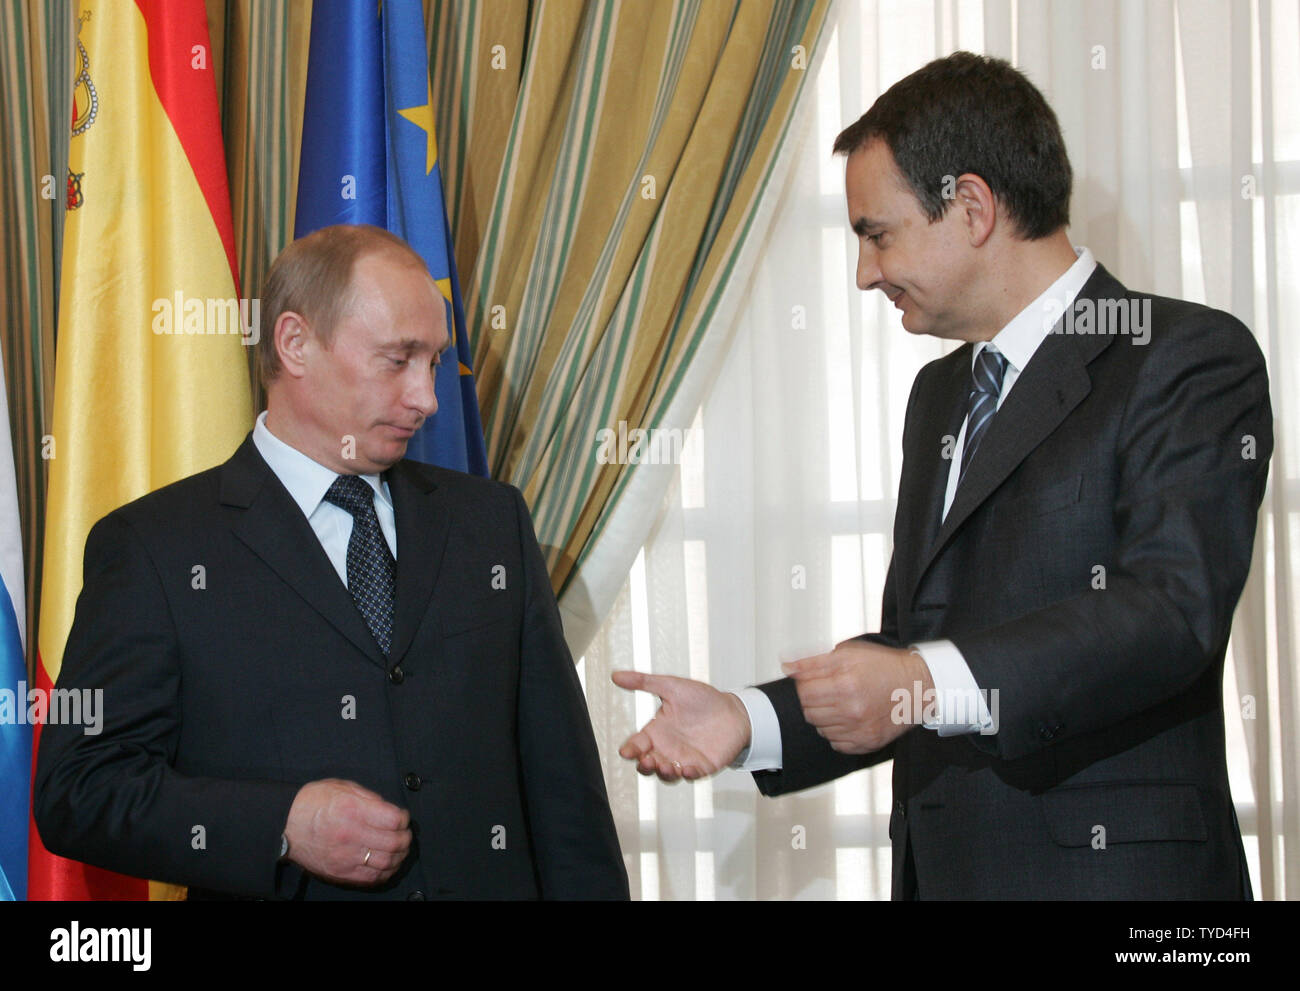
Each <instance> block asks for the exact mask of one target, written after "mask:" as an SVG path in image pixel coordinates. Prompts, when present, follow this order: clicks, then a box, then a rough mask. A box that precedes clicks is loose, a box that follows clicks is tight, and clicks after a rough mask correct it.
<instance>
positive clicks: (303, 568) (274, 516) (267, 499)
mask: <svg viewBox="0 0 1300 991" xmlns="http://www.w3.org/2000/svg"><path fill="white" fill-rule="evenodd" d="M220 499H221V503H222V504H223V505H226V506H232V507H235V508H238V509H242V510H244V513H243V515H242V516H241V517H240V519H239V521H238V522H237V523H236V524H235V526H234V533H235V536H236V537H238V538H239V539H240V540H241V541H243V543H244V544H245V545H246V546H247V547H248V548H249V550H251V551H252V552H253V553H254V554H256V555H257V556H258V557H259V558H261V560H262V561H263V562H264V563H265V564H266V566H267V567H269V568H270V569H271V570H272V571H274V572H275V573H276V574H277V575H278V576H279V577H280V578H281V580H283V581H284V583H285V584H287V585H288V586H289V587H290V588H292V589H293V590H294V591H295V592H296V593H298V595H300V596H301V597H302V598H303V599H304V600H305V601H306V602H307V603H308V604H309V605H310V606H311V607H312V608H313V609H315V610H316V611H317V612H318V613H320V614H321V617H322V618H323V619H324V620H325V621H326V622H328V623H329V624H330V625H331V626H333V627H334V628H335V629H336V630H338V632H339V633H341V634H342V635H343V636H345V637H347V638H348V639H349V640H350V641H352V643H353V644H355V645H356V646H357V647H358V648H359V649H360V650H361V651H362V652H363V653H364V654H365V655H366V656H367V657H369V658H370V659H371V660H372V661H374V662H375V663H376V664H379V665H381V666H383V665H384V663H385V662H384V655H383V654H382V653H381V652H380V650H379V645H378V644H377V643H375V638H374V636H373V635H372V634H371V632H370V628H369V627H368V626H366V621H365V620H364V619H363V618H362V616H361V613H360V611H358V609H357V607H356V603H354V602H353V601H352V596H351V595H349V594H348V590H347V588H346V586H344V584H343V583H342V582H341V581H339V576H338V572H336V571H335V570H334V565H332V564H331V563H330V560H329V557H328V556H326V554H325V549H324V548H323V547H321V544H320V539H319V538H318V537H317V536H316V531H314V530H313V529H312V528H311V524H310V523H308V522H307V518H306V517H305V516H303V514H302V510H301V509H300V508H299V507H298V504H297V503H296V502H294V501H293V497H292V496H290V495H289V493H288V491H287V490H286V489H285V487H284V486H283V485H282V484H281V482H280V480H279V479H278V478H276V476H275V472H273V471H271V469H270V467H268V465H267V464H266V462H265V461H263V460H262V456H261V455H260V454H259V453H258V452H257V447H256V446H255V445H254V444H253V437H252V434H249V436H248V437H247V438H246V439H245V440H244V443H243V444H242V445H240V448H239V450H237V451H236V452H235V454H234V456H233V457H231V459H230V460H229V461H227V462H226V463H225V465H224V466H223V467H222V471H221V493H220Z"/></svg>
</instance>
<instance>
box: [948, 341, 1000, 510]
mask: <svg viewBox="0 0 1300 991" xmlns="http://www.w3.org/2000/svg"><path fill="white" fill-rule="evenodd" d="M1006 371H1007V359H1006V358H1004V357H1003V356H1002V355H1001V354H999V353H998V352H997V351H995V350H994V349H993V345H991V344H990V345H989V346H988V347H986V348H985V349H984V350H983V351H981V352H980V353H979V357H977V358H976V359H975V367H974V368H973V369H971V374H972V375H973V376H974V379H975V384H974V385H973V386H972V387H971V390H970V399H969V400H967V405H966V409H967V413H966V443H965V446H964V447H963V448H962V452H961V471H960V472H959V473H958V475H957V484H958V485H961V480H962V479H963V478H965V477H966V466H967V465H969V464H970V459H971V457H972V456H973V455H974V454H975V448H977V447H979V443H980V440H982V439H983V437H984V434H985V433H986V432H987V431H988V429H989V424H990V423H991V422H993V414H994V413H996V412H997V411H998V394H999V393H1001V391H1002V377H1003V376H1004V375H1005V374H1006Z"/></svg>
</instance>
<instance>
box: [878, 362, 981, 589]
mask: <svg viewBox="0 0 1300 991" xmlns="http://www.w3.org/2000/svg"><path fill="white" fill-rule="evenodd" d="M970 353H971V347H970V345H966V346H965V347H962V348H959V349H958V350H957V351H955V352H953V353H952V354H951V355H949V356H948V358H947V359H946V360H945V362H944V363H943V364H942V365H941V366H940V368H939V370H938V372H937V375H936V381H935V384H934V385H933V386H931V387H930V388H928V389H927V390H926V391H925V393H924V394H918V395H917V399H916V402H917V406H916V408H915V409H914V410H913V411H912V416H913V419H914V420H915V421H916V424H917V426H916V428H915V429H916V432H917V433H916V436H915V438H911V439H910V443H909V448H910V449H909V450H908V451H907V452H905V453H906V457H905V458H904V460H903V474H902V478H901V479H900V480H899V486H898V509H897V510H896V511H895V519H894V547H895V552H894V578H895V581H897V583H898V589H899V593H900V601H901V602H903V603H905V604H907V605H909V606H910V604H911V601H912V592H913V590H914V589H915V588H916V585H917V583H918V582H919V581H920V578H921V571H920V570H918V569H919V568H920V567H921V565H922V564H923V561H922V559H921V558H920V556H919V555H918V554H917V553H915V551H913V553H910V554H908V553H902V554H900V553H899V552H898V549H899V548H912V549H915V548H922V549H924V548H928V547H930V546H931V545H932V544H933V543H934V538H935V535H936V534H937V533H938V532H939V517H940V516H941V515H942V514H943V497H944V493H945V491H946V490H947V486H948V469H949V466H950V465H951V464H952V451H951V445H950V444H948V443H945V440H944V438H945V437H952V438H954V439H955V438H956V436H957V432H958V431H959V430H960V429H961V421H962V419H963V418H964V417H965V415H966V397H967V395H968V394H969V392H970V387H971V380H970Z"/></svg>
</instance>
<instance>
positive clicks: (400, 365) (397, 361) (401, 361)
mask: <svg viewBox="0 0 1300 991" xmlns="http://www.w3.org/2000/svg"><path fill="white" fill-rule="evenodd" d="M388 360H389V361H391V362H392V363H393V364H394V365H396V366H397V367H398V368H405V367H406V359H405V358H390V359H388Z"/></svg>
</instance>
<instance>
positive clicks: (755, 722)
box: [731, 687, 781, 771]
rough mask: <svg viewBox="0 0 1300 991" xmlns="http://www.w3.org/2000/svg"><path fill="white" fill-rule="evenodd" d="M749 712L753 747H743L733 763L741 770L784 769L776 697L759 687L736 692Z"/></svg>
mask: <svg viewBox="0 0 1300 991" xmlns="http://www.w3.org/2000/svg"><path fill="white" fill-rule="evenodd" d="M732 694H733V695H735V696H736V698H738V699H740V701H741V703H742V704H743V705H744V706H745V711H746V712H747V713H749V746H748V747H746V748H745V749H744V750H742V751H741V752H740V753H739V754H738V755H737V756H736V759H735V760H734V761H732V763H731V766H732V767H734V768H736V769H737V770H739V771H779V770H781V721H780V720H779V719H777V718H776V710H775V709H774V708H772V700H771V699H770V698H768V697H767V694H766V693H765V692H763V691H762V690H761V689H758V688H753V687H750V688H742V689H741V690H740V691H738V692H732Z"/></svg>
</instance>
